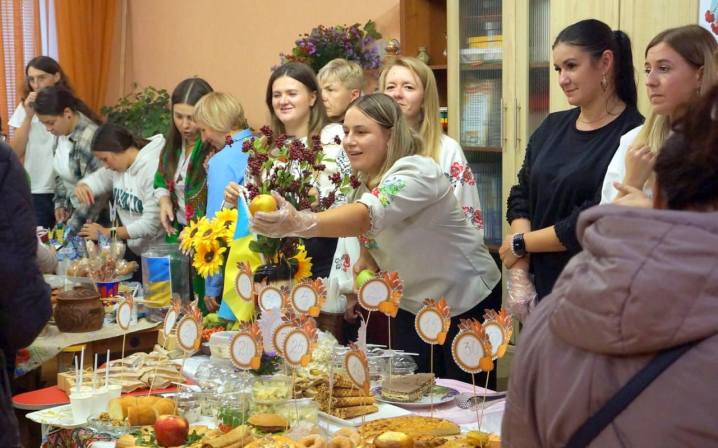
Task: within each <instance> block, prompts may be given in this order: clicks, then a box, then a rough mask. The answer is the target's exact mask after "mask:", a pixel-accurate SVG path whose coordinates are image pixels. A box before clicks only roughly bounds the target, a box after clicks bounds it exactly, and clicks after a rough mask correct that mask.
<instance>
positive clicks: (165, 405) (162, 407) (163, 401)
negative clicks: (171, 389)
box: [152, 398, 175, 417]
mask: <svg viewBox="0 0 718 448" xmlns="http://www.w3.org/2000/svg"><path fill="white" fill-rule="evenodd" d="M152 407H153V408H154V410H155V414H157V417H159V416H160V415H173V414H174V413H175V401H174V400H173V399H171V398H160V399H159V400H157V402H156V403H155V404H154V405H153V406H152Z"/></svg>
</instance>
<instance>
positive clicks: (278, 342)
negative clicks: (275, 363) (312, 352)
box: [272, 322, 296, 356]
mask: <svg viewBox="0 0 718 448" xmlns="http://www.w3.org/2000/svg"><path fill="white" fill-rule="evenodd" d="M295 328H296V327H295V326H294V324H292V323H290V322H285V323H283V324H281V325H279V326H278V327H277V329H276V330H275V331H274V334H273V335H272V344H274V349H275V350H276V351H277V354H278V355H279V356H284V341H285V339H286V338H287V335H288V334H289V333H290V332H291V331H292V330H294V329H295Z"/></svg>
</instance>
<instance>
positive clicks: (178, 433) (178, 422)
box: [155, 415, 189, 447]
mask: <svg viewBox="0 0 718 448" xmlns="http://www.w3.org/2000/svg"><path fill="white" fill-rule="evenodd" d="M188 433H189V423H188V422H187V419H186V418H184V417H180V416H177V415H160V416H159V417H157V420H155V440H157V444H158V445H159V446H164V447H167V446H182V445H184V443H185V442H186V441H187V434H188Z"/></svg>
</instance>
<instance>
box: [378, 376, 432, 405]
mask: <svg viewBox="0 0 718 448" xmlns="http://www.w3.org/2000/svg"><path fill="white" fill-rule="evenodd" d="M433 384H434V374H433V373H417V374H415V375H404V376H392V377H389V378H387V379H385V380H384V381H382V383H381V396H382V397H384V398H386V399H387V400H390V401H396V402H401V403H410V402H414V401H419V400H421V397H423V396H424V395H426V394H427V393H429V391H430V390H431V387H432V386H433Z"/></svg>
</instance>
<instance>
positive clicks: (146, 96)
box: [100, 82, 171, 138]
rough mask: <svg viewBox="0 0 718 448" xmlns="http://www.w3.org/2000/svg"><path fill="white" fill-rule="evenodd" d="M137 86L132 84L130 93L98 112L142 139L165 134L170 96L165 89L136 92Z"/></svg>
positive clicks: (168, 120) (168, 118) (168, 121)
mask: <svg viewBox="0 0 718 448" xmlns="http://www.w3.org/2000/svg"><path fill="white" fill-rule="evenodd" d="M138 88H139V84H137V83H136V82H135V83H132V93H130V94H128V95H125V96H123V97H122V98H120V99H119V100H118V101H117V104H115V105H114V106H108V107H103V108H102V109H101V110H100V111H101V112H102V115H104V116H106V117H107V120H108V121H112V122H115V123H119V124H122V125H123V126H126V127H127V129H129V130H130V131H132V133H133V134H134V135H137V136H141V137H144V138H147V137H151V136H153V135H157V134H165V133H166V132H167V128H168V127H169V124H170V118H171V114H170V108H169V103H170V95H169V93H168V92H167V91H166V90H165V89H161V90H158V89H156V88H155V87H152V86H147V87H145V88H144V89H142V90H139V91H137V89H138Z"/></svg>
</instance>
